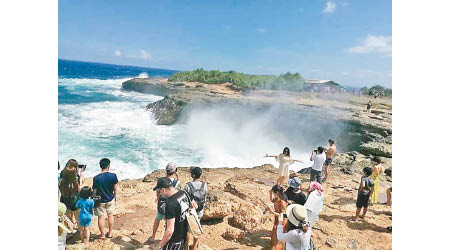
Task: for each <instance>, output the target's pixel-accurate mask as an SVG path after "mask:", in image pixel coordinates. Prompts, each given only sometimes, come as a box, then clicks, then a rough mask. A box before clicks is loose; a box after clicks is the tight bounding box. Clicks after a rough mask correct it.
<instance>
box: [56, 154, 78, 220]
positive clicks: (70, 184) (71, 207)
mask: <svg viewBox="0 0 450 250" xmlns="http://www.w3.org/2000/svg"><path fill="white" fill-rule="evenodd" d="M77 171H78V162H77V161H76V160H75V159H70V160H69V161H67V163H66V166H65V167H64V169H63V171H61V180H60V183H59V190H60V191H61V196H60V201H61V202H62V203H63V204H64V205H66V208H67V210H66V214H67V216H68V217H69V219H70V221H71V222H72V223H73V224H75V225H76V219H77V218H76V211H77V208H76V207H75V204H76V203H77V199H78V193H79V192H80V185H79V182H78V179H77Z"/></svg>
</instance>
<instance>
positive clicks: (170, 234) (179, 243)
mask: <svg viewBox="0 0 450 250" xmlns="http://www.w3.org/2000/svg"><path fill="white" fill-rule="evenodd" d="M156 190H159V193H160V194H161V196H163V197H164V198H166V199H167V200H166V206H165V214H164V216H165V219H166V230H165V231H164V236H163V238H162V239H161V241H160V242H159V246H158V248H157V249H164V250H184V249H185V248H186V245H187V242H186V240H187V233H188V221H187V217H188V215H189V205H190V204H189V197H188V195H187V194H186V192H185V191H184V190H178V189H176V188H175V187H174V186H173V183H172V180H170V179H169V178H168V177H163V178H160V179H158V182H157V183H156V186H155V187H154V188H153V191H156Z"/></svg>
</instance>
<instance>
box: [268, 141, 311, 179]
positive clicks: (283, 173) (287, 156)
mask: <svg viewBox="0 0 450 250" xmlns="http://www.w3.org/2000/svg"><path fill="white" fill-rule="evenodd" d="M265 157H274V158H275V160H277V161H278V162H279V163H280V165H279V167H278V178H277V185H282V184H285V182H286V181H287V179H288V175H289V166H290V165H292V164H294V163H295V162H300V163H303V161H301V160H295V159H292V158H291V152H290V150H289V148H288V147H285V148H284V149H283V153H281V154H279V155H267V154H266V155H265Z"/></svg>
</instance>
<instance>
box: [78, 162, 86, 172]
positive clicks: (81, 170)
mask: <svg viewBox="0 0 450 250" xmlns="http://www.w3.org/2000/svg"><path fill="white" fill-rule="evenodd" d="M86 167H87V165H86V164H78V169H79V170H80V172H84V171H85V170H86Z"/></svg>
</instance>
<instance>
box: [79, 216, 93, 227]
mask: <svg viewBox="0 0 450 250" xmlns="http://www.w3.org/2000/svg"><path fill="white" fill-rule="evenodd" d="M91 222H92V215H90V214H88V215H80V226H82V227H89V226H91Z"/></svg>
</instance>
